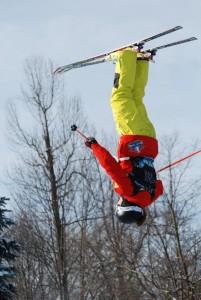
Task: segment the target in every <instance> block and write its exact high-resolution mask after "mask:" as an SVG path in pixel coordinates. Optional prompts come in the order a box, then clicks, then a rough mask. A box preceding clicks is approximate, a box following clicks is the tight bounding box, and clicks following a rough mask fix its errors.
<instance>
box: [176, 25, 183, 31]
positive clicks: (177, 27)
mask: <svg viewBox="0 0 201 300" xmlns="http://www.w3.org/2000/svg"><path fill="white" fill-rule="evenodd" d="M182 28H183V27H182V26H180V25H178V26H175V28H174V29H175V30H179V29H182Z"/></svg>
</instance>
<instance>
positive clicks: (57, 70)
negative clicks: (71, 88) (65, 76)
mask: <svg viewBox="0 0 201 300" xmlns="http://www.w3.org/2000/svg"><path fill="white" fill-rule="evenodd" d="M60 69H61V68H60V67H59V68H57V69H56V70H54V71H53V74H54V75H55V74H59V73H60Z"/></svg>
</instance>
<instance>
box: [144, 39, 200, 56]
mask: <svg viewBox="0 0 201 300" xmlns="http://www.w3.org/2000/svg"><path fill="white" fill-rule="evenodd" d="M195 40H197V38H196V37H190V38H187V39H183V40H178V41H175V42H172V43H168V44H164V45H160V46H157V47H154V48H149V49H145V50H143V51H142V53H147V52H150V53H151V54H152V55H155V54H156V52H157V51H158V50H161V49H164V48H168V47H172V46H176V45H180V44H184V43H188V42H192V41H195Z"/></svg>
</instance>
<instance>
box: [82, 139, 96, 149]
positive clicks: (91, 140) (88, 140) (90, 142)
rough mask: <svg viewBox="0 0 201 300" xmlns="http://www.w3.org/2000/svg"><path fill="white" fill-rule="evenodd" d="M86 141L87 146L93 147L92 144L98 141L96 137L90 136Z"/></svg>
mask: <svg viewBox="0 0 201 300" xmlns="http://www.w3.org/2000/svg"><path fill="white" fill-rule="evenodd" d="M84 143H85V145H86V146H87V147H89V148H91V145H92V144H97V141H96V140H95V138H94V137H92V136H89V137H88V138H87V139H86V141H85V142H84Z"/></svg>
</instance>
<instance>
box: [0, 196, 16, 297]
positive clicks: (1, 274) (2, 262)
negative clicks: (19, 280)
mask: <svg viewBox="0 0 201 300" xmlns="http://www.w3.org/2000/svg"><path fill="white" fill-rule="evenodd" d="M7 200H9V199H8V198H5V197H1V198H0V299H1V300H12V299H14V295H15V287H14V285H13V284H12V283H11V282H10V280H11V278H12V277H13V276H15V275H16V273H17V269H16V268H15V267H14V266H13V265H12V262H13V261H14V260H15V259H16V252H19V251H20V246H19V244H18V243H16V242H15V241H14V240H11V239H8V238H6V237H5V235H4V231H5V230H6V229H8V228H9V227H10V226H11V225H13V224H14V222H13V221H12V220H11V219H10V218H8V217H6V216H5V213H6V212H9V210H7V209H4V207H5V206H6V201H7Z"/></svg>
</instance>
